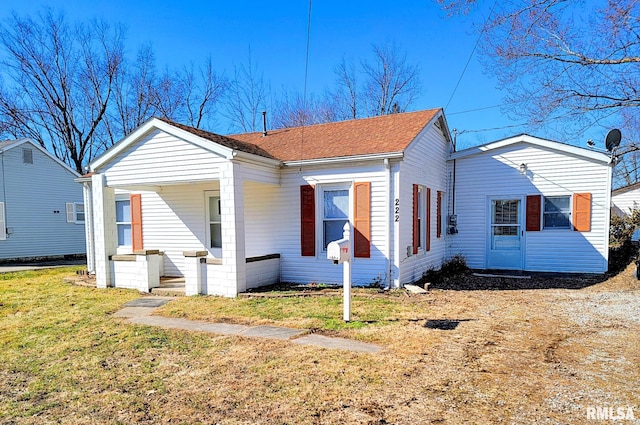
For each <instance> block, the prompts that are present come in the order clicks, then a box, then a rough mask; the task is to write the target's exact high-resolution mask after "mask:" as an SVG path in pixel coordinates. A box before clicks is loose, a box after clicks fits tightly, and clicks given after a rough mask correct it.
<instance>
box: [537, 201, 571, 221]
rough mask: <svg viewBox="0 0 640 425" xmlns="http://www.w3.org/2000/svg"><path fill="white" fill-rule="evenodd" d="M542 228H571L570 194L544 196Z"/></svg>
mask: <svg viewBox="0 0 640 425" xmlns="http://www.w3.org/2000/svg"><path fill="white" fill-rule="evenodd" d="M544 228H545V229H570V228H571V197H570V196H546V197H545V198H544Z"/></svg>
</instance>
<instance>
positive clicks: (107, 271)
mask: <svg viewBox="0 0 640 425" xmlns="http://www.w3.org/2000/svg"><path fill="white" fill-rule="evenodd" d="M91 186H92V195H93V225H94V228H93V230H94V231H93V237H94V252H95V272H96V286H97V287H98V288H106V287H108V286H115V285H114V282H113V273H112V268H111V263H110V261H109V257H110V256H111V255H114V254H116V249H117V246H118V240H117V238H118V235H117V231H116V198H115V194H114V191H113V189H112V188H110V187H107V186H106V185H105V182H104V176H103V175H101V174H94V175H93V176H92V177H91Z"/></svg>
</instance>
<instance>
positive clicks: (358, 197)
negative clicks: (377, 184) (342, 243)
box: [353, 182, 371, 258]
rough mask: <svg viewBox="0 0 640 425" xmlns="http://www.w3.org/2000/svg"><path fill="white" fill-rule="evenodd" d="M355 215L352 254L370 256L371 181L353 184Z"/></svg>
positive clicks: (360, 256)
mask: <svg viewBox="0 0 640 425" xmlns="http://www.w3.org/2000/svg"><path fill="white" fill-rule="evenodd" d="M353 198H354V199H353V202H354V208H353V210H354V211H355V217H354V219H353V230H354V232H355V235H354V238H353V256H354V257H359V258H369V257H371V183H369V182H363V183H355V184H354V185H353Z"/></svg>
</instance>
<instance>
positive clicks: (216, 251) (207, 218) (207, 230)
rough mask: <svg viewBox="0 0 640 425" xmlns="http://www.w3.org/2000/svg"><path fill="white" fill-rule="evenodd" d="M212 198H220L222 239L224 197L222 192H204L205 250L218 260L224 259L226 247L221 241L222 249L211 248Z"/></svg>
mask: <svg viewBox="0 0 640 425" xmlns="http://www.w3.org/2000/svg"><path fill="white" fill-rule="evenodd" d="M211 198H218V205H219V208H220V234H221V237H222V222H223V220H222V197H221V196H220V191H219V190H205V192H204V211H205V216H204V219H205V220H204V222H205V235H206V240H205V248H206V250H207V251H208V252H209V253H210V254H211V255H213V256H214V257H216V258H222V246H223V245H224V244H223V243H222V240H221V241H220V247H212V246H211V224H212V223H213V222H212V221H211V220H210V217H211V215H210V212H211V211H210V209H209V203H210V202H209V199H211Z"/></svg>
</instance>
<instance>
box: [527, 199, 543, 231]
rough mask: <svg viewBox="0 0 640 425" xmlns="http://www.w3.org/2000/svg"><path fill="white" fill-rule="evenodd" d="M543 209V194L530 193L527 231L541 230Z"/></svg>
mask: <svg viewBox="0 0 640 425" xmlns="http://www.w3.org/2000/svg"><path fill="white" fill-rule="evenodd" d="M541 211H542V196H541V195H529V196H527V218H526V221H527V224H526V229H527V232H539V231H540V212H541Z"/></svg>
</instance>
